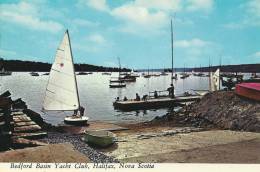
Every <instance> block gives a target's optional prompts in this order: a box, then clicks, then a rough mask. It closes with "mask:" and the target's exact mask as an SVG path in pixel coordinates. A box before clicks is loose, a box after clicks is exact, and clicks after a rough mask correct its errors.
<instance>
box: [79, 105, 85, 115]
mask: <svg viewBox="0 0 260 172" xmlns="http://www.w3.org/2000/svg"><path fill="white" fill-rule="evenodd" d="M84 111H85V108H84V107H82V106H80V107H79V115H80V117H82V116H84Z"/></svg>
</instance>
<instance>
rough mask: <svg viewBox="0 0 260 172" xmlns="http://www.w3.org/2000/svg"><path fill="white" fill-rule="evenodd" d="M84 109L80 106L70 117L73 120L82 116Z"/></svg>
mask: <svg viewBox="0 0 260 172" xmlns="http://www.w3.org/2000/svg"><path fill="white" fill-rule="evenodd" d="M84 111H85V108H84V107H82V106H80V107H79V109H76V110H74V114H73V115H72V116H73V117H75V118H79V117H82V116H83V115H84Z"/></svg>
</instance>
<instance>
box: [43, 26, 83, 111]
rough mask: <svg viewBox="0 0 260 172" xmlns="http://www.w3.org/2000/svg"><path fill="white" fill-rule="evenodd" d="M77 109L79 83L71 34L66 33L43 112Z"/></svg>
mask: <svg viewBox="0 0 260 172" xmlns="http://www.w3.org/2000/svg"><path fill="white" fill-rule="evenodd" d="M76 109H79V97H78V90H77V81H76V77H75V71H74V63H73V57H72V51H71V45H70V38H69V33H68V31H66V32H65V35H64V37H63V40H62V42H61V43H60V46H59V47H58V49H57V52H56V56H55V61H54V63H53V65H52V67H51V71H50V75H49V81H48V84H47V88H46V94H45V98H44V102H43V110H61V111H66V110H67V111H69V110H76Z"/></svg>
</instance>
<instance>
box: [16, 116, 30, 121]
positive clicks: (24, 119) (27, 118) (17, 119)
mask: <svg viewBox="0 0 260 172" xmlns="http://www.w3.org/2000/svg"><path fill="white" fill-rule="evenodd" d="M13 120H14V122H28V121H32V120H31V118H30V117H28V116H26V115H23V116H14V117H13Z"/></svg>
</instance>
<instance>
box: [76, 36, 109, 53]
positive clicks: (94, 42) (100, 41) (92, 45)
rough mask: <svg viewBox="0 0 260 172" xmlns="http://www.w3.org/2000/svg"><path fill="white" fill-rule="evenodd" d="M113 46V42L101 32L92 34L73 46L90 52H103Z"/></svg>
mask: <svg viewBox="0 0 260 172" xmlns="http://www.w3.org/2000/svg"><path fill="white" fill-rule="evenodd" d="M111 46H113V43H112V42H111V41H108V40H106V39H105V37H104V36H103V35H101V34H99V33H93V34H90V35H88V36H86V37H84V38H83V39H79V41H78V42H76V43H74V44H73V48H75V49H78V50H80V51H85V52H88V53H97V52H101V51H103V50H105V49H107V48H108V47H111Z"/></svg>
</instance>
